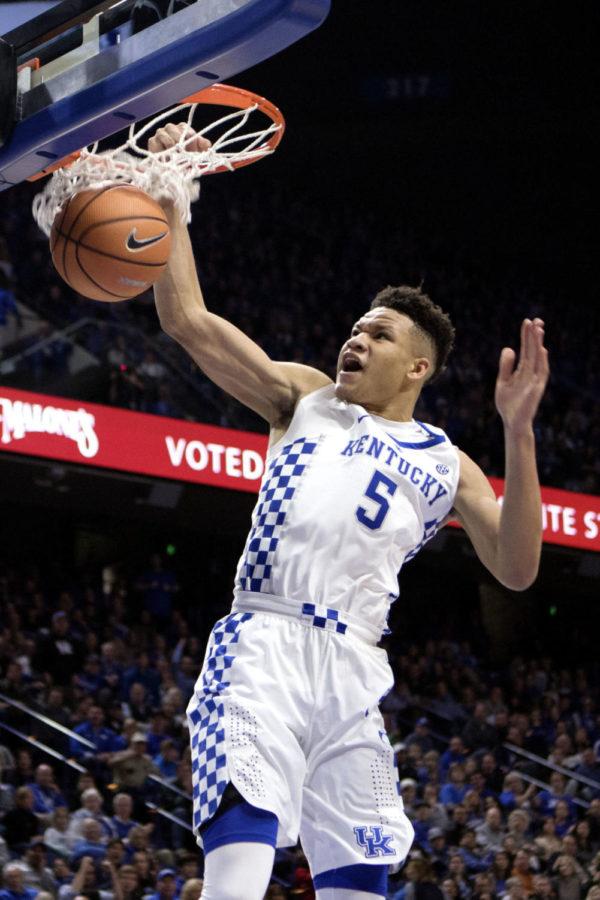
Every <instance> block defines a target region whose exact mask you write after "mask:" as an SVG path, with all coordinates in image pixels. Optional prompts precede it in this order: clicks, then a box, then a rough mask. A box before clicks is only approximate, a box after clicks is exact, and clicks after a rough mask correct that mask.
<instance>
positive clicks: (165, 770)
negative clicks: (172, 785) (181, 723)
mask: <svg viewBox="0 0 600 900" xmlns="http://www.w3.org/2000/svg"><path fill="white" fill-rule="evenodd" d="M153 762H154V765H155V766H156V767H157V769H158V771H159V774H160V776H161V778H164V779H165V781H175V779H176V777H177V766H178V763H179V750H178V749H177V745H176V743H175V741H173V740H171V738H166V739H165V740H164V741H163V742H162V744H161V745H160V753H159V754H158V756H155V757H154V759H153Z"/></svg>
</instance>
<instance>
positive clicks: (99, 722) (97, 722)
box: [71, 706, 125, 764]
mask: <svg viewBox="0 0 600 900" xmlns="http://www.w3.org/2000/svg"><path fill="white" fill-rule="evenodd" d="M73 731H74V732H75V733H76V734H78V735H80V737H82V738H84V739H85V740H86V741H90V742H91V743H92V744H93V745H94V749H91V748H89V747H87V746H86V745H85V744H82V743H81V742H80V741H78V740H77V739H76V738H71V754H72V756H73V757H75V759H80V760H82V761H88V760H89V761H92V760H93V761H95V762H97V763H98V762H99V763H102V764H107V763H108V762H109V761H110V759H111V757H112V754H113V753H117V752H118V751H119V750H123V748H124V747H125V742H124V741H123V739H122V738H121V737H120V736H119V735H118V734H116V733H115V732H114V731H112V729H110V728H106V727H105V725H104V710H103V709H102V707H100V706H92V707H90V711H89V714H88V717H87V719H86V720H85V721H84V722H82V723H81V725H77V726H76V727H75V728H74V729H73Z"/></svg>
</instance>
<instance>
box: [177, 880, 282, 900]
mask: <svg viewBox="0 0 600 900" xmlns="http://www.w3.org/2000/svg"><path fill="white" fill-rule="evenodd" d="M203 885H204V881H203V880H202V878H188V880H187V881H186V882H185V883H184V885H183V887H182V888H181V893H180V895H179V900H200V897H201V896H202V887H203ZM269 891H271V893H269ZM286 897H287V894H286V892H285V890H284V888H283V887H282V886H281V885H280V884H275V883H273V884H271V885H269V889H268V891H267V895H266V900H286Z"/></svg>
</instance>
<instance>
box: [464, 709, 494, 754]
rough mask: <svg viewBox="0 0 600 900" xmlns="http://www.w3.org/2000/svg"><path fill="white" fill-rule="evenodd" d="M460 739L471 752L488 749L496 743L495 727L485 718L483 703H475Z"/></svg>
mask: <svg viewBox="0 0 600 900" xmlns="http://www.w3.org/2000/svg"><path fill="white" fill-rule="evenodd" d="M461 736H462V739H463V742H464V744H465V747H467V748H468V749H469V751H470V752H471V753H472V752H473V751H475V750H484V749H485V750H489V749H490V748H492V747H493V746H494V744H495V743H496V729H495V728H494V727H493V726H492V725H489V724H488V722H487V720H486V708H485V703H482V702H479V703H476V704H475V708H474V710H473V715H472V716H471V718H470V719H469V720H468V721H467V724H466V725H465V727H464V729H463V732H462V735H461Z"/></svg>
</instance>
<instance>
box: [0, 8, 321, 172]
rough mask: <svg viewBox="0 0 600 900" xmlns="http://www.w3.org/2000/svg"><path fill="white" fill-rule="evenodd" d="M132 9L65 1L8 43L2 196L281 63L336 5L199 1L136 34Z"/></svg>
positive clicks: (0, 150)
mask: <svg viewBox="0 0 600 900" xmlns="http://www.w3.org/2000/svg"><path fill="white" fill-rule="evenodd" d="M133 5H134V4H133V0H63V2H62V3H59V4H58V5H57V6H56V7H54V8H53V9H51V10H49V11H47V12H46V13H44V14H43V15H41V16H38V17H36V18H35V19H32V20H31V21H29V22H26V23H25V24H24V25H21V26H19V27H18V28H16V29H14V30H13V31H11V32H9V33H8V34H5V35H4V36H3V38H2V39H0V41H1V42H0V50H1V51H2V52H1V53H0V69H1V70H2V71H1V72H0V74H1V76H2V83H3V85H4V87H3V93H4V98H3V99H4V100H5V101H6V102H7V103H8V104H9V106H10V107H11V109H10V111H9V116H8V119H9V123H8V126H7V125H6V124H5V125H4V135H3V136H2V135H0V142H1V139H2V137H4V146H1V145H0V190H4V189H5V188H8V187H10V186H12V185H14V184H18V183H19V182H21V181H24V180H25V179H28V178H32V177H33V176H35V175H36V174H38V173H40V172H43V171H45V170H47V171H50V170H51V169H52V168H53V167H56V164H57V163H58V162H60V161H61V160H63V159H64V158H66V157H68V156H69V154H71V153H73V152H75V151H77V150H79V149H81V148H82V147H84V146H87V145H89V144H91V143H93V142H94V141H97V140H101V139H103V138H106V137H109V136H110V135H112V134H115V133H116V132H118V131H121V130H122V129H123V128H124V127H126V126H127V125H129V124H131V122H134V121H137V120H139V119H142V118H145V117H147V116H151V115H153V114H154V113H156V112H158V111H161V110H163V109H166V108H168V107H169V106H171V105H173V104H176V103H178V102H179V101H180V100H181V99H182V98H184V97H186V96H189V95H190V94H193V93H195V92H197V91H199V90H201V89H202V88H203V87H208V86H209V85H211V84H214V83H217V82H221V81H223V80H225V79H227V78H230V77H231V76H233V75H236V74H238V73H239V72H242V71H244V70H245V69H248V68H250V67H251V66H254V65H256V64H257V63H259V62H261V61H262V60H265V59H267V58H268V57H270V56H273V55H274V54H275V53H278V52H279V51H280V50H283V49H285V48H286V47H288V46H289V45H290V44H292V43H294V42H295V41H297V40H299V39H300V38H301V37H303V36H304V35H306V34H308V33H309V32H311V31H312V30H313V29H315V28H317V27H318V26H319V25H320V24H321V22H322V21H323V20H324V18H325V17H326V15H327V13H328V11H329V6H330V0H196V2H195V3H192V4H191V5H190V6H187V7H186V8H184V9H181V10H180V11H178V12H176V13H174V14H173V15H170V16H169V17H167V18H165V19H163V20H162V21H160V22H157V23H156V24H153V25H151V26H150V27H148V28H146V29H145V30H143V31H140V32H139V33H137V34H134V33H132V27H131V21H130V16H131V10H132V7H133ZM15 83H16V85H17V87H16V90H15V89H14V85H15ZM1 93H2V92H0V94H1ZM5 108H6V104H5ZM10 119H12V120H13V121H12V122H11V121H10Z"/></svg>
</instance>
